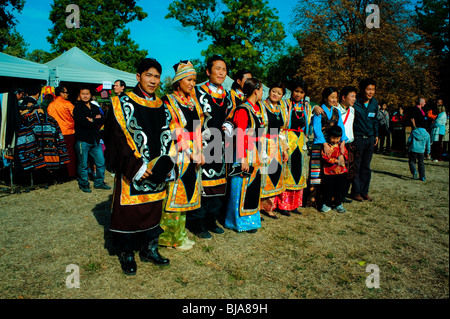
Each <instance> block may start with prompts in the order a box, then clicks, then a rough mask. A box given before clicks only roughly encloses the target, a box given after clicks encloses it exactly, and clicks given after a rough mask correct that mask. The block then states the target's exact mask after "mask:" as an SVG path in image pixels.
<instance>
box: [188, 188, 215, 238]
mask: <svg viewBox="0 0 450 319" xmlns="http://www.w3.org/2000/svg"><path fill="white" fill-rule="evenodd" d="M222 197H223V196H211V197H206V196H202V206H201V207H200V208H199V209H197V210H195V211H192V212H190V213H189V214H187V216H186V227H187V228H188V229H189V230H190V231H191V232H193V233H199V232H203V231H206V230H208V229H210V228H215V227H216V225H217V224H216V222H217V219H218V218H219V216H220V212H221V210H222V203H223V201H222Z"/></svg>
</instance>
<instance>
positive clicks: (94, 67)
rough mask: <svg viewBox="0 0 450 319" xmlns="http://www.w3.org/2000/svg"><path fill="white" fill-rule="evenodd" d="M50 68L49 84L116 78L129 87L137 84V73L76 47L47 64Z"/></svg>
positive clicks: (95, 81) (97, 81)
mask: <svg viewBox="0 0 450 319" xmlns="http://www.w3.org/2000/svg"><path fill="white" fill-rule="evenodd" d="M45 65H46V66H47V67H48V69H49V77H50V81H49V85H51V86H58V85H59V83H60V82H63V81H64V82H77V83H92V84H103V83H104V82H114V81H116V80H123V81H125V83H126V85H127V86H128V87H134V86H136V84H137V80H136V74H132V73H128V72H124V71H120V70H117V69H113V68H111V67H108V66H106V65H104V64H102V63H100V62H98V61H96V60H95V59H93V58H91V57H90V56H89V55H87V54H86V53H84V52H83V51H81V50H80V49H78V48H77V47H74V48H72V49H70V50H69V51H67V52H65V53H63V54H62V55H60V56H59V57H57V58H56V59H54V60H52V61H50V62H47V63H46V64H45Z"/></svg>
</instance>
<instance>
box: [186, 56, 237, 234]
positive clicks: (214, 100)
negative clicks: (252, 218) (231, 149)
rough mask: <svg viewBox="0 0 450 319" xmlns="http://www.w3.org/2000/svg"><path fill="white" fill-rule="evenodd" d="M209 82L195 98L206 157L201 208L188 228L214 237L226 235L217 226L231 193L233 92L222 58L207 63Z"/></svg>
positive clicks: (211, 59)
mask: <svg viewBox="0 0 450 319" xmlns="http://www.w3.org/2000/svg"><path fill="white" fill-rule="evenodd" d="M206 74H207V75H208V77H209V80H208V82H206V83H205V84H203V85H197V86H196V87H195V97H196V99H197V101H198V103H199V104H200V107H201V109H202V111H203V114H204V121H203V125H202V137H203V154H204V156H205V164H203V165H202V186H203V192H202V199H201V203H202V204H201V207H200V208H199V209H198V210H197V211H195V212H194V213H192V214H188V215H187V221H186V227H187V228H188V229H189V230H190V231H191V232H193V233H194V234H195V235H196V236H197V237H199V238H203V239H210V238H212V236H211V233H210V231H211V232H213V233H215V234H223V233H224V230H223V229H222V228H221V227H219V226H218V225H217V220H218V218H219V216H220V213H221V211H222V206H223V202H224V200H223V199H224V195H225V194H226V190H227V165H226V162H225V144H224V133H223V131H224V124H225V122H226V119H227V117H228V116H229V115H230V113H231V112H232V110H233V101H232V98H231V94H230V92H228V91H226V90H225V89H224V88H223V86H222V84H223V82H224V81H225V79H226V76H227V65H226V63H225V61H224V59H223V58H222V57H220V56H217V55H215V56H213V57H212V58H210V59H209V60H208V61H207V66H206Z"/></svg>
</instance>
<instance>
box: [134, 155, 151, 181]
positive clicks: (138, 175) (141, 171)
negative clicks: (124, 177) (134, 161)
mask: <svg viewBox="0 0 450 319" xmlns="http://www.w3.org/2000/svg"><path fill="white" fill-rule="evenodd" d="M147 164H148V161H147V160H144V163H143V164H142V166H141V168H140V169H139V170H138V172H137V173H136V175H135V176H134V178H133V180H135V181H138V180H140V179H141V178H142V176H143V175H144V174H145V172H146V171H147Z"/></svg>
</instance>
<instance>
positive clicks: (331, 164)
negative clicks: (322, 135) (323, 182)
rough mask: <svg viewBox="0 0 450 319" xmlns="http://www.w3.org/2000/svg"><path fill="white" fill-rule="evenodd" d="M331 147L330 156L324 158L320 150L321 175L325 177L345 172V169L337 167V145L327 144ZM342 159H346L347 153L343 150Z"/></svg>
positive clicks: (339, 150)
mask: <svg viewBox="0 0 450 319" xmlns="http://www.w3.org/2000/svg"><path fill="white" fill-rule="evenodd" d="M328 145H329V146H330V147H331V155H330V156H326V155H325V154H324V152H323V150H322V167H323V173H324V174H325V175H339V174H344V173H346V172H347V168H346V167H345V165H344V166H340V165H339V159H338V158H339V156H340V155H341V148H340V146H339V144H335V145H331V144H328ZM344 148H345V147H344ZM342 155H344V159H347V158H348V151H347V149H346V148H345V152H344V154H342Z"/></svg>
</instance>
